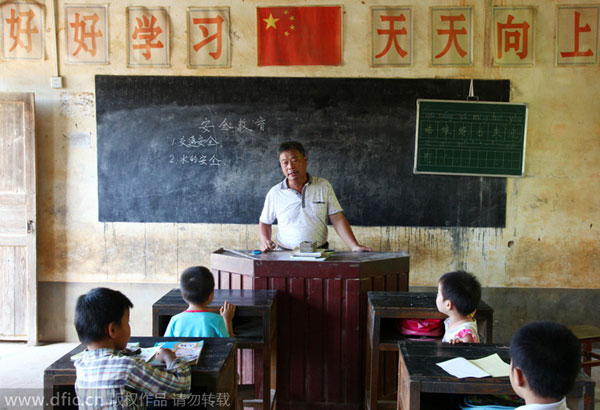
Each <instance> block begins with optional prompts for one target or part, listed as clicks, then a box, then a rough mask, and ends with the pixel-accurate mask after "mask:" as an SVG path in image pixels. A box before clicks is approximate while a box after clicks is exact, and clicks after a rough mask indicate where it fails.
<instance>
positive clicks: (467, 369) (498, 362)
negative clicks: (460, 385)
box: [437, 353, 510, 378]
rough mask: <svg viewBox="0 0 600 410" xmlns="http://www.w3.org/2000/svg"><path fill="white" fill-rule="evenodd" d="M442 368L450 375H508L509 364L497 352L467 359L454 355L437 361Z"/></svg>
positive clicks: (459, 376) (461, 376)
mask: <svg viewBox="0 0 600 410" xmlns="http://www.w3.org/2000/svg"><path fill="white" fill-rule="evenodd" d="M437 365H438V366H440V367H441V368H442V369H444V370H445V371H447V372H448V373H450V374H451V375H452V376H455V377H458V378H463V377H487V376H492V377H502V376H508V375H509V373H510V366H509V365H508V364H506V362H504V361H503V360H502V359H501V358H500V356H498V354H497V353H494V354H492V355H489V356H486V357H483V358H481V359H474V360H467V359H465V358H464V357H456V358H454V359H450V360H446V361H445V362H440V363H437Z"/></svg>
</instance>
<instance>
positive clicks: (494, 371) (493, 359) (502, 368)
mask: <svg viewBox="0 0 600 410" xmlns="http://www.w3.org/2000/svg"><path fill="white" fill-rule="evenodd" d="M469 361H470V362H471V363H473V364H474V365H476V366H478V367H480V368H481V369H483V370H484V371H486V372H488V373H489V374H490V375H491V376H492V377H503V376H508V375H509V374H510V365H509V364H508V363H506V362H505V361H504V360H502V359H501V358H500V356H498V353H494V354H492V355H489V356H487V357H483V358H481V359H476V360H469Z"/></svg>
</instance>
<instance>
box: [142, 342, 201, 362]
mask: <svg viewBox="0 0 600 410" xmlns="http://www.w3.org/2000/svg"><path fill="white" fill-rule="evenodd" d="M154 347H155V348H161V347H162V348H163V349H171V350H172V351H173V352H175V356H177V358H178V359H184V360H185V361H186V362H188V363H189V364H197V363H198V358H199V357H200V353H201V352H202V348H203V347H204V341H203V340H200V341H198V342H177V341H175V342H157V343H156V344H155V345H154ZM157 350H158V349H157ZM150 364H152V365H156V366H160V365H161V364H162V365H163V366H164V363H161V362H159V361H158V360H156V359H152V361H151V362H150Z"/></svg>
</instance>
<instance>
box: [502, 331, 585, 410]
mask: <svg viewBox="0 0 600 410" xmlns="http://www.w3.org/2000/svg"><path fill="white" fill-rule="evenodd" d="M510 358H511V360H510V384H511V386H512V388H513V389H514V391H515V393H517V394H518V395H519V396H521V397H522V398H523V399H524V400H525V405H524V406H521V407H517V409H522V410H525V409H530V410H533V409H535V410H568V409H567V404H566V397H565V395H566V394H567V393H568V392H569V391H570V390H571V388H572V387H573V384H574V383H575V378H576V377H577V374H578V373H579V369H580V367H581V347H580V345H579V341H578V340H577V338H576V337H575V335H574V334H573V333H572V332H571V331H570V330H569V329H568V328H567V327H565V326H563V325H560V324H558V323H555V322H547V321H542V322H531V323H528V324H526V325H524V326H522V327H521V328H520V329H519V330H517V333H515V335H514V336H513V338H512V341H511V343H510Z"/></svg>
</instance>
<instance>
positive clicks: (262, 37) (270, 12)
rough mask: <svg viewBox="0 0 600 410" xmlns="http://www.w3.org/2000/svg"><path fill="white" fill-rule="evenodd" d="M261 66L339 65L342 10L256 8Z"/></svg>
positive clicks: (331, 8)
mask: <svg viewBox="0 0 600 410" xmlns="http://www.w3.org/2000/svg"><path fill="white" fill-rule="evenodd" d="M256 15H257V23H258V65H259V66H264V65H339V64H340V63H341V62H342V10H341V7H340V6H333V7H326V6H322V7H257V9H256Z"/></svg>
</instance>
